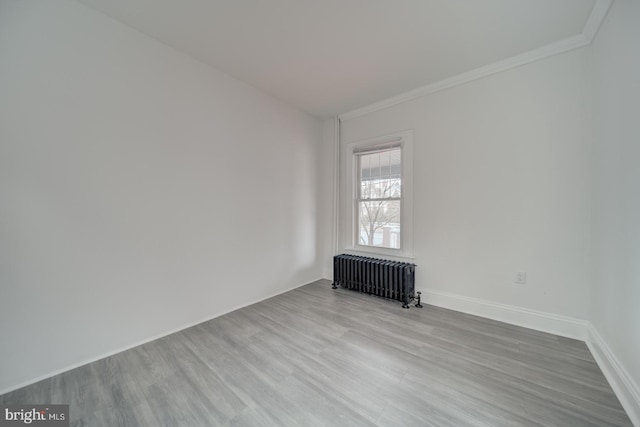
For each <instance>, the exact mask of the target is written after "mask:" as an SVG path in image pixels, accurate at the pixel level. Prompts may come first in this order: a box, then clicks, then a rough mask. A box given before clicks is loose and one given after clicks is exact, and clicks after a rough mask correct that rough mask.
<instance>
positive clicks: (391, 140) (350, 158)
mask: <svg viewBox="0 0 640 427" xmlns="http://www.w3.org/2000/svg"><path fill="white" fill-rule="evenodd" d="M412 144H413V135H412V133H411V132H403V133H399V134H395V135H389V136H385V137H380V138H373V139H370V140H366V141H360V142H355V143H351V144H346V146H344V147H345V151H344V152H343V153H344V155H345V160H346V162H345V163H346V165H345V166H346V168H347V174H346V178H347V179H348V180H349V182H348V184H347V185H348V189H347V191H348V194H349V199H350V202H349V203H347V204H346V205H348V206H349V212H345V213H346V215H347V217H348V218H349V221H348V224H347V225H346V227H345V229H346V231H347V233H348V237H347V241H346V242H345V243H346V247H345V249H348V250H353V251H362V252H373V253H376V254H382V255H392V256H398V257H412V256H413V246H412V235H411V234H412V197H411V181H412V176H411V175H412V158H413V146H412Z"/></svg>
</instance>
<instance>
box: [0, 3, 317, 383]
mask: <svg viewBox="0 0 640 427" xmlns="http://www.w3.org/2000/svg"><path fill="white" fill-rule="evenodd" d="M320 141H321V123H320V122H319V121H318V120H316V119H314V118H311V117H310V116H308V115H306V114H303V113H301V112H299V111H297V110H295V109H292V108H290V107H288V106H286V105H284V104H283V103H281V102H279V101H277V100H275V99H273V98H271V97H269V96H267V95H265V94H263V93H261V92H259V91H257V90H256V89H254V88H252V87H250V86H247V85H245V84H243V83H241V82H239V81H237V80H234V79H232V78H230V77H228V76H226V75H224V74H222V73H220V72H217V71H216V70H213V69H211V68H210V67H207V66H205V65H203V64H201V63H199V62H197V61H195V60H192V59H190V58H189V57H187V56H185V55H183V54H181V53H178V52H176V51H174V50H172V49H169V48H167V47H166V46H164V45H162V44H160V43H158V42H156V41H154V40H152V39H150V38H148V37H146V36H143V35H142V34H140V33H137V32H135V31H133V30H131V29H129V28H127V27H125V26H123V25H120V24H118V23H116V22H115V21H113V20H111V19H109V18H107V17H105V16H103V15H101V14H99V13H97V12H94V11H93V10H91V9H88V8H86V7H84V6H81V5H79V4H77V3H76V2H73V1H66V0H55V1H54V0H41V1H29V2H25V1H21V0H2V1H1V2H0V342H1V343H2V344H1V345H0V393H2V392H3V391H6V390H8V389H11V388H13V387H15V386H17V385H19V384H22V383H24V382H29V381H31V380H33V379H34V378H37V377H40V376H43V375H47V374H49V373H51V372H53V371H56V370H58V369H63V368H66V367H69V366H72V365H74V364H77V363H82V362H85V361H87V360H91V359H93V358H96V357H100V356H102V355H104V354H107V353H111V352H114V351H117V350H119V349H122V348H125V347H128V346H131V345H133V344H136V343H138V342H141V341H145V340H148V339H150V338H152V337H155V336H158V335H163V334H165V333H167V332H168V331H172V330H176V329H179V328H182V327H184V326H186V325H189V324H193V323H196V322H199V321H201V320H204V319H207V318H211V317H214V316H216V315H219V314H221V313H223V312H226V311H229V310H231V309H233V308H235V307H238V306H242V305H246V304H248V303H249V302H252V301H256V300H260V299H263V298H266V297H268V296H270V295H273V294H276V293H279V292H282V291H285V290H287V289H290V288H292V287H295V286H298V285H301V284H304V283H307V282H310V281H312V280H315V279H317V278H319V277H321V276H322V257H320V256H318V251H319V250H321V249H322V248H323V247H324V244H325V243H324V242H323V241H322V240H321V239H320V238H319V236H318V229H317V218H316V216H317V215H318V206H317V204H318V188H319V187H318V178H319V176H320V175H319V173H320V171H319V170H318V168H317V166H316V158H317V156H318V155H319V151H318V150H320V148H319V145H320Z"/></svg>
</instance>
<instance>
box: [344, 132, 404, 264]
mask: <svg viewBox="0 0 640 427" xmlns="http://www.w3.org/2000/svg"><path fill="white" fill-rule="evenodd" d="M396 141H399V144H400V147H401V150H402V151H401V159H402V160H401V161H402V163H401V169H400V173H401V177H402V196H401V201H400V218H401V223H400V249H395V248H383V247H379V246H369V245H362V244H360V242H359V240H358V232H357V231H358V220H359V218H358V201H359V188H358V183H359V177H358V168H357V167H358V164H357V163H358V154H359V153H361V152H362V151H364V150H366V149H367V148H372V149H373V148H374V147H375V146H384V145H386V144H391V143H394V142H396ZM343 155H344V156H345V157H344V158H345V160H346V174H345V178H346V181H347V182H346V184H347V185H346V192H347V194H346V201H347V203H345V212H344V214H345V218H346V221H345V230H344V235H343V242H344V245H343V246H344V247H343V249H344V250H345V251H348V252H356V253H358V252H360V253H364V254H366V255H381V256H385V257H394V258H403V259H414V255H413V131H403V132H398V133H394V134H390V135H383V136H379V137H374V138H369V139H365V140H361V141H355V142H350V143H347V144H345V145H344V146H343Z"/></svg>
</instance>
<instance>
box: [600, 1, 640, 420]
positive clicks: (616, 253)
mask: <svg viewBox="0 0 640 427" xmlns="http://www.w3.org/2000/svg"><path fill="white" fill-rule="evenodd" d="M639 23H640V3H639V2H637V1H626V0H623V1H616V2H614V4H613V7H612V8H611V10H610V11H609V15H608V16H607V18H606V20H605V22H604V24H603V26H602V28H601V29H600V32H599V33H598V35H597V37H596V40H595V42H594V44H593V55H594V56H593V60H594V83H595V91H594V101H595V102H594V105H595V111H594V118H595V120H594V123H595V150H594V153H595V168H594V170H595V178H594V189H595V197H594V210H593V212H594V215H593V218H594V266H595V268H594V294H593V295H594V296H593V300H592V304H591V313H590V318H591V321H592V322H593V324H594V326H595V328H596V329H597V330H598V332H599V333H600V335H601V336H602V338H603V340H604V342H605V345H607V346H608V347H609V349H610V350H611V352H612V354H613V355H615V357H617V359H618V362H619V363H620V365H621V366H622V367H623V369H625V370H626V374H627V375H628V377H627V379H629V380H630V382H632V383H635V384H633V385H631V386H630V388H631V389H634V388H635V417H636V422H639V423H640V388H639V385H640V165H639V162H640V127H639V121H640V42H639V41H640V26H639V25H638V24H639ZM623 375H624V374H623ZM631 394H633V392H632V393H631ZM630 400H631V399H630ZM627 410H628V411H629V407H628V409H627ZM639 425H640V424H639Z"/></svg>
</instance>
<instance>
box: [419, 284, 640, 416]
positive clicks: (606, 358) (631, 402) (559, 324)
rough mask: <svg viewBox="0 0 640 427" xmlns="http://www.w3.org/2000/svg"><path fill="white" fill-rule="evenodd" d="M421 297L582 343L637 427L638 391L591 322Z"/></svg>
mask: <svg viewBox="0 0 640 427" xmlns="http://www.w3.org/2000/svg"><path fill="white" fill-rule="evenodd" d="M422 296H423V300H424V301H425V302H426V303H427V304H432V305H435V306H438V307H443V308H448V309H450V310H455V311H460V312H463V313H467V314H473V315H476V316H480V317H486V318H488V319H493V320H498V321H501V322H505V323H510V324H512V325H517V326H522V327H525V328H529V329H535V330H538V331H542V332H548V333H551V334H554V335H559V336H563V337H568V338H574V339H578V340H581V341H585V342H586V344H587V346H588V347H589V350H590V351H591V354H592V355H593V357H594V359H595V360H596V363H597V364H598V366H599V367H600V369H601V370H602V372H603V373H604V376H605V377H606V378H607V381H609V385H611V388H612V389H613V391H614V392H615V394H616V396H617V397H618V399H619V400H620V403H621V404H622V407H623V408H624V410H625V411H626V412H627V415H628V416H629V418H630V419H631V422H632V423H633V425H634V426H637V427H640V387H638V384H636V383H635V381H634V380H633V378H632V377H631V376H630V375H629V373H628V372H627V371H626V369H625V368H624V367H623V366H622V364H621V363H620V362H619V361H618V358H617V357H616V356H615V355H614V353H613V351H612V350H611V348H610V347H609V345H608V344H607V343H606V341H605V340H604V339H603V338H602V336H601V335H600V333H599V332H598V331H597V329H596V328H595V327H594V326H593V325H592V324H591V322H588V321H586V320H581V319H575V318H572V317H567V316H560V315H557V314H552V313H546V312H543V311H537V310H530V309H527V308H522V307H517V306H513V305H506V304H500V303H496V302H493V301H487V300H482V299H478V298H471V297H465V296H462V295H456V294H450V293H447V292H442V291H435V290H424V291H422Z"/></svg>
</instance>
